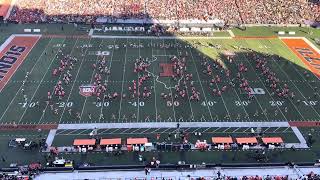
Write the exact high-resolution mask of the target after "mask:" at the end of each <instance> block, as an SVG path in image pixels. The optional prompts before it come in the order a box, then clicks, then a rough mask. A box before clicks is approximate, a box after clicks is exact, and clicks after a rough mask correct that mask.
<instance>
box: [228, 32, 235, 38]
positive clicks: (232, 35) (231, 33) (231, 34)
mask: <svg viewBox="0 0 320 180" xmlns="http://www.w3.org/2000/svg"><path fill="white" fill-rule="evenodd" d="M227 32H228V33H229V34H230V36H231V37H232V38H234V37H236V36H235V35H234V34H233V32H232V30H227Z"/></svg>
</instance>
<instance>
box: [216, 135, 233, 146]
mask: <svg viewBox="0 0 320 180" xmlns="http://www.w3.org/2000/svg"><path fill="white" fill-rule="evenodd" d="M211 140H212V143H213V144H231V143H233V140H232V138H231V137H212V138H211Z"/></svg>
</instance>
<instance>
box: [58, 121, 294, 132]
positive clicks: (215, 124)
mask: <svg viewBox="0 0 320 180" xmlns="http://www.w3.org/2000/svg"><path fill="white" fill-rule="evenodd" d="M179 124H180V128H197V127H203V128H208V127H211V128H217V129H215V130H214V131H213V132H215V131H217V130H218V129H220V128H231V127H234V128H237V127H242V128H248V129H250V128H252V127H274V128H278V127H290V125H289V123H288V122H257V121H254V122H180V123H179ZM94 128H99V129H123V128H140V129H145V128H157V129H156V130H154V131H153V132H156V131H157V130H158V129H160V128H172V129H176V128H177V123H176V122H158V123H155V122H144V123H86V124H59V125H58V128H57V129H59V130H61V129H69V130H74V129H94Z"/></svg>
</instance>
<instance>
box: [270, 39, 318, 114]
mask: <svg viewBox="0 0 320 180" xmlns="http://www.w3.org/2000/svg"><path fill="white" fill-rule="evenodd" d="M269 43H270V44H271V42H270V41H269ZM289 49H290V50H291V48H289ZM277 51H278V50H277ZM294 54H295V53H294ZM272 60H273V61H274V62H275V63H276V64H278V62H277V61H276V60H275V59H274V58H272ZM277 67H278V69H280V70H281V71H282V72H283V74H284V75H285V76H286V77H287V78H288V80H290V77H289V75H288V74H287V72H286V71H284V70H283V69H282V67H281V66H279V64H278V66H277ZM296 72H297V71H296ZM298 74H300V73H299V72H298ZM291 84H293V85H294V87H295V88H296V89H297V90H298V91H299V93H300V94H301V95H302V97H303V98H304V99H305V100H306V101H308V99H307V98H306V97H305V96H304V94H303V93H302V92H301V91H300V89H299V88H298V87H297V86H296V84H295V83H293V82H291ZM311 88H312V87H311ZM289 100H290V99H289ZM290 101H291V100H290ZM293 105H294V104H293ZM294 106H295V105H294ZM311 108H312V109H313V111H314V112H316V114H317V115H318V117H319V118H320V115H319V113H318V111H316V110H315V108H314V107H313V106H311ZM296 109H297V110H298V112H299V113H300V114H301V112H300V111H299V109H298V108H297V107H296ZM301 116H302V114H301ZM302 117H303V116H302ZM303 118H304V119H306V118H305V117H303Z"/></svg>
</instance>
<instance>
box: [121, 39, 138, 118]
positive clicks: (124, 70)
mask: <svg viewBox="0 0 320 180" xmlns="http://www.w3.org/2000/svg"><path fill="white" fill-rule="evenodd" d="M127 44H128V39H127V42H126V53H125V56H124V65H123V69H122V85H121V94H122V93H123V86H124V83H123V82H124V76H125V72H126V64H127V53H128V46H127ZM138 106H139V104H138ZM121 109H122V95H121V97H120V105H119V112H118V122H120V115H121Z"/></svg>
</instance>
